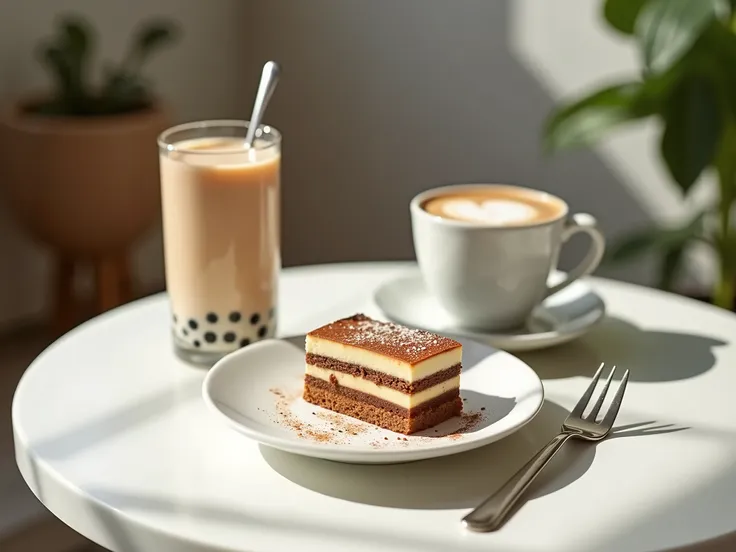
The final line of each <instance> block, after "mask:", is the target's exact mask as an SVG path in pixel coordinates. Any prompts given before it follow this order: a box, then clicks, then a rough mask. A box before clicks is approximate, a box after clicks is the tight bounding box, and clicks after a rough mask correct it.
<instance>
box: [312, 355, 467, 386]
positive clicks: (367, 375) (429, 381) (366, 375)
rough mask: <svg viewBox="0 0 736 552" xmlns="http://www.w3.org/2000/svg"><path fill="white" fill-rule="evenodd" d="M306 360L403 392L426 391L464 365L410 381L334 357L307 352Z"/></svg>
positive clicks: (321, 366) (458, 373)
mask: <svg viewBox="0 0 736 552" xmlns="http://www.w3.org/2000/svg"><path fill="white" fill-rule="evenodd" d="M306 361H307V364H311V365H312V366H317V367H319V368H324V369H326V370H334V371H335V372H344V373H346V374H351V375H353V376H355V377H357V378H363V379H367V380H370V381H372V382H373V383H375V384H377V385H382V386H384V387H391V388H392V389H396V390H397V391H401V392H402V393H418V392H419V391H424V390H425V389H429V388H430V387H432V386H433V385H437V384H438V383H441V382H443V381H445V380H447V379H450V378H454V377H455V376H459V375H460V372H461V371H462V366H461V365H460V364H455V365H454V366H450V367H449V368H446V369H444V370H440V371H439V372H435V373H434V374H432V375H431V376H427V377H426V378H422V379H420V380H417V381H414V382H408V381H406V380H403V379H401V378H395V377H394V376H391V375H389V374H386V373H384V372H378V371H376V370H371V369H370V368H366V367H365V366H360V365H358V364H350V363H348V362H343V361H341V360H337V359H335V358H332V357H324V356H319V355H314V354H312V353H307V354H306Z"/></svg>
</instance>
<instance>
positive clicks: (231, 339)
mask: <svg viewBox="0 0 736 552" xmlns="http://www.w3.org/2000/svg"><path fill="white" fill-rule="evenodd" d="M222 339H224V340H225V341H226V342H227V343H232V342H234V341H235V333H234V332H226V333H225V335H223V336H222Z"/></svg>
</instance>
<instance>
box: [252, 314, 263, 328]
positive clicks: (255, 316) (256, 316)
mask: <svg viewBox="0 0 736 552" xmlns="http://www.w3.org/2000/svg"><path fill="white" fill-rule="evenodd" d="M260 321H261V315H260V314H258V313H257V312H254V313H253V314H251V315H250V323H251V324H253V325H254V326H255V325H256V324H258V322H260Z"/></svg>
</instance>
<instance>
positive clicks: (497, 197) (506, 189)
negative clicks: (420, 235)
mask: <svg viewBox="0 0 736 552" xmlns="http://www.w3.org/2000/svg"><path fill="white" fill-rule="evenodd" d="M422 209H424V210H425V211H427V212H428V213H430V214H431V215H435V216H438V217H441V218H445V219H448V220H457V221H460V222H465V223H469V224H477V225H479V226H527V225H531V224H539V223H543V222H547V221H551V220H556V219H558V218H560V217H561V216H563V215H564V214H565V212H566V210H567V207H566V206H565V204H564V203H563V202H562V201H561V200H559V199H557V198H555V197H553V196H550V195H549V194H545V193H544V192H538V191H536V190H531V189H525V188H517V187H513V186H488V187H483V186H481V187H474V188H472V189H469V190H467V191H462V190H459V191H457V192H455V193H447V194H442V195H437V196H435V197H432V198H429V199H427V200H426V201H424V202H423V203H422Z"/></svg>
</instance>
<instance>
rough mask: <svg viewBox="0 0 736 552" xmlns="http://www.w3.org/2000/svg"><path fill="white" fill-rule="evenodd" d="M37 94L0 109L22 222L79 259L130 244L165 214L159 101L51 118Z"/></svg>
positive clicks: (4, 152) (4, 156)
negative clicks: (123, 110)
mask: <svg viewBox="0 0 736 552" xmlns="http://www.w3.org/2000/svg"><path fill="white" fill-rule="evenodd" d="M30 101H31V100H28V101H21V102H17V103H15V104H13V105H11V106H9V107H8V108H6V109H5V110H4V111H3V112H2V114H1V115H0V174H2V179H1V182H0V185H1V186H2V187H3V188H4V192H5V193H4V195H5V196H6V198H7V202H8V203H9V205H10V207H11V210H12V212H13V213H14V214H15V215H16V216H17V218H18V219H19V221H20V223H21V224H22V226H23V227H24V228H25V229H26V230H27V231H28V232H29V233H30V234H31V235H32V236H34V237H35V238H36V239H38V240H40V241H41V242H42V243H44V244H46V245H48V246H50V247H52V248H54V249H56V250H58V251H62V252H63V253H64V254H65V255H70V256H74V257H89V258H94V257H98V256H100V255H104V254H105V253H106V252H109V251H111V250H124V249H126V248H127V247H128V246H129V245H130V244H131V243H132V242H134V241H135V240H136V239H137V238H138V237H140V236H141V235H142V234H143V233H144V232H145V231H146V230H148V229H149V228H150V227H151V226H152V224H153V223H154V222H155V221H156V220H157V218H158V217H159V215H160V192H159V175H158V153H157V146H156V137H157V135H158V134H159V133H160V132H161V131H162V130H164V129H165V128H166V127H167V126H169V121H168V118H167V116H166V114H165V112H164V110H163V109H161V107H160V106H156V107H155V108H152V109H149V110H146V111H140V112H136V113H132V114H125V115H117V116H108V117H47V116H41V115H35V114H33V113H29V112H28V111H27V110H26V109H25V107H26V106H27V105H29V103H30Z"/></svg>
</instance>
